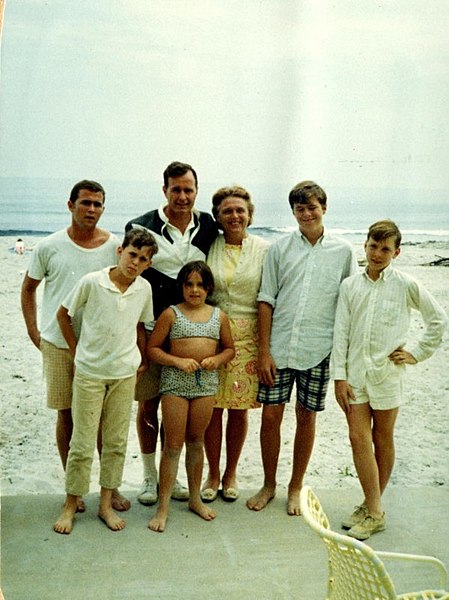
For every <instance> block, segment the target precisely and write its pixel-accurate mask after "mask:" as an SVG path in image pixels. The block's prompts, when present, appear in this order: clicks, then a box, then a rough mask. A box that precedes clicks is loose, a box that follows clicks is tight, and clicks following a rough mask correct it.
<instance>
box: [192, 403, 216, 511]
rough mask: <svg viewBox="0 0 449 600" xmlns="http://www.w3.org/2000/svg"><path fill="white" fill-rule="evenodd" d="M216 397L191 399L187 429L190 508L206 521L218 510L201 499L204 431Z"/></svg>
mask: <svg viewBox="0 0 449 600" xmlns="http://www.w3.org/2000/svg"><path fill="white" fill-rule="evenodd" d="M214 400H215V399H214V397H213V396H205V397H203V398H195V399H193V400H191V401H190V404H189V414H188V418H187V431H186V470H187V479H188V482H189V509H190V510H191V511H192V512H194V513H196V514H197V515H199V516H200V517H201V518H202V519H204V520H206V521H211V520H212V519H214V518H215V517H216V512H215V511H214V510H213V509H212V508H210V507H209V506H207V505H205V504H203V502H202V500H201V494H200V489H201V479H202V476H203V462H204V450H203V446H204V432H205V431H206V429H207V427H208V425H209V422H210V419H211V417H212V412H213V406H214Z"/></svg>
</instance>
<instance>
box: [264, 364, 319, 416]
mask: <svg viewBox="0 0 449 600" xmlns="http://www.w3.org/2000/svg"><path fill="white" fill-rule="evenodd" d="M329 359H330V356H326V358H325V359H324V360H323V361H321V362H320V364H319V365H317V366H316V367H312V368H311V369H306V370H305V371H298V370H297V369H278V371H277V373H276V378H275V380H274V386H273V387H271V388H270V387H269V386H268V385H265V384H264V383H259V393H258V395H257V400H258V401H259V402H260V403H261V404H266V405H270V404H286V403H287V402H289V401H290V396H291V393H292V388H293V384H294V383H296V401H297V402H299V404H300V405H301V406H302V407H303V408H305V409H307V410H311V411H313V412H319V411H321V410H324V401H325V398H326V392H327V386H328V383H329Z"/></svg>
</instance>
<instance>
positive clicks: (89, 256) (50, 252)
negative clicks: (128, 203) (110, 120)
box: [21, 180, 130, 511]
mask: <svg viewBox="0 0 449 600" xmlns="http://www.w3.org/2000/svg"><path fill="white" fill-rule="evenodd" d="M104 203H105V191H104V189H103V187H102V186H101V185H100V184H99V183H97V182H95V181H90V180H83V181H80V182H78V183H77V184H75V186H74V187H73V189H72V190H71V192H70V198H69V201H68V204H67V205H68V209H69V211H70V213H71V224H70V225H69V227H67V228H66V229H62V230H60V231H57V232H55V233H53V234H51V235H49V236H48V237H46V238H44V239H43V240H41V241H39V242H38V244H36V247H35V249H34V250H33V253H32V254H31V258H30V264H29V266H28V271H27V272H26V274H25V278H24V281H23V284H22V292H21V302H22V312H23V316H24V319H25V323H26V326H27V330H28V335H29V336H30V338H31V341H32V342H33V344H34V345H35V346H36V348H38V350H40V351H41V353H42V358H43V363H44V373H45V379H46V384H47V405H48V407H49V408H53V409H55V410H57V411H58V416H57V421H56V443H57V446H58V451H59V455H60V458H61V462H62V465H63V467H64V469H65V467H66V462H67V455H68V452H69V444H70V438H71V436H72V429H73V422H72V412H71V406H72V380H73V357H72V356H71V354H70V352H69V351H68V347H67V343H66V341H65V340H64V338H63V336H62V333H61V330H60V328H59V325H58V322H57V320H56V311H57V310H58V308H59V306H60V305H61V302H62V301H63V299H64V298H65V297H66V296H67V294H68V293H69V292H70V291H71V290H72V288H73V287H74V285H75V284H76V283H77V282H78V281H79V280H80V279H81V277H82V276H83V275H85V274H86V273H90V272H92V271H97V270H98V269H102V268H104V267H107V266H110V265H114V264H116V262H117V248H118V246H119V245H120V240H119V239H118V238H117V237H116V236H115V235H113V234H111V233H110V232H109V231H106V230H105V229H100V228H99V227H97V224H98V221H99V219H100V217H101V215H102V214H103V212H104ZM44 280H45V287H44V294H43V301H42V306H41V317H40V323H39V325H38V319H37V288H38V286H39V285H40V283H41V282H42V281H44ZM80 319H81V314H80V313H79V314H77V315H76V316H75V318H74V328H75V332H76V335H78V334H79V330H80ZM113 503H114V507H115V509H116V510H128V508H129V507H130V503H129V500H127V499H126V498H123V496H121V495H120V494H119V493H118V491H117V490H115V492H114V498H113ZM78 509H79V510H80V511H82V510H84V503H83V501H82V500H81V499H79V504H78Z"/></svg>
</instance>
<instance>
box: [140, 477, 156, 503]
mask: <svg viewBox="0 0 449 600" xmlns="http://www.w3.org/2000/svg"><path fill="white" fill-rule="evenodd" d="M137 500H138V501H139V502H140V504H144V505H145V506H151V505H152V504H156V502H157V479H156V478H155V477H146V478H145V479H144V480H143V483H142V485H141V487H140V490H139V493H138V494H137Z"/></svg>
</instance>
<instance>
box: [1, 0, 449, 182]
mask: <svg viewBox="0 0 449 600" xmlns="http://www.w3.org/2000/svg"><path fill="white" fill-rule="evenodd" d="M448 30H449V2H447V0H431V1H427V2H425V1H424V0H389V1H372V0H363V1H360V0H338V1H335V0H334V1H330V0H329V1H325V0H323V1H321V0H302V1H301V0H296V1H293V0H245V2H242V1H241V0H237V1H234V0H154V1H153V0H151V1H150V0H148V1H146V0H126V2H124V1H123V0H96V1H95V2H92V0H77V2H67V0H45V1H44V0H6V7H5V14H4V23H3V39H2V47H1V92H0V94H1V95H0V125H1V150H0V152H1V154H0V173H1V175H3V176H8V177H24V176H27V177H65V178H70V179H72V180H77V179H81V178H84V177H89V178H94V179H97V180H99V181H102V180H103V179H115V180H124V181H160V180H161V174H162V171H163V170H164V168H165V166H166V165H167V164H168V163H169V162H171V161H172V160H181V161H185V162H189V163H191V164H192V165H194V167H195V168H196V170H197V171H198V174H199V176H200V181H201V180H203V181H216V182H219V183H220V185H228V184H231V183H240V184H242V185H249V186H250V185H251V184H252V183H257V184H260V185H265V184H267V185H271V184H274V185H276V184H279V183H282V184H284V183H285V185H287V187H288V188H290V187H291V186H292V185H294V184H295V183H297V182H298V181H300V180H303V179H313V180H316V181H318V182H319V183H320V184H321V185H323V187H324V188H325V189H327V188H328V187H339V186H341V187H347V188H349V187H360V188H375V187H378V188H383V189H387V188H410V189H425V190H429V189H430V190H447V189H448V187H449V169H448V158H449V135H448V106H449V36H448V34H447V32H448Z"/></svg>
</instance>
